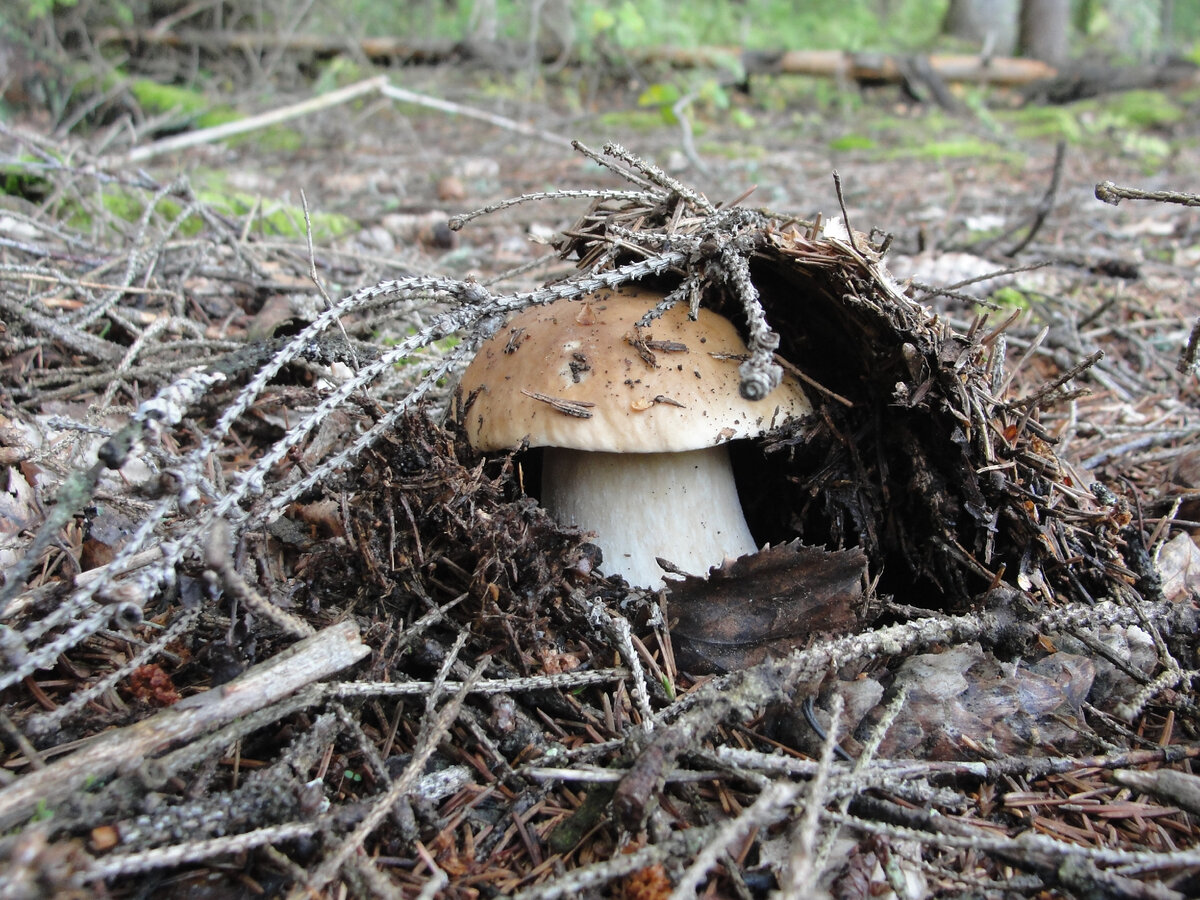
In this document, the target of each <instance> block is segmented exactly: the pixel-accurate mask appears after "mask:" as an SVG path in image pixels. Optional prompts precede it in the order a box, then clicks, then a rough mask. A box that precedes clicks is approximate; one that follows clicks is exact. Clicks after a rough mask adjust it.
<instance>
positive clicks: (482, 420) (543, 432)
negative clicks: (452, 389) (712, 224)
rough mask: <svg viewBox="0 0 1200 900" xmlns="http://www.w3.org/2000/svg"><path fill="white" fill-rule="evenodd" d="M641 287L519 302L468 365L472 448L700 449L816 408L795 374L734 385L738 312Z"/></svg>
mask: <svg viewBox="0 0 1200 900" xmlns="http://www.w3.org/2000/svg"><path fill="white" fill-rule="evenodd" d="M662 298H663V294H662V293H660V292H656V291H649V290H646V289H644V288H640V287H632V286H629V287H623V288H620V289H617V290H615V291H609V290H605V291H600V292H598V293H596V294H593V295H591V296H589V297H588V298H586V299H584V300H559V301H556V302H554V303H551V304H549V305H547V306H536V307H531V308H529V309H526V310H523V311H522V312H520V313H518V314H517V315H516V316H515V317H514V318H513V319H512V320H511V321H510V322H509V323H508V324H507V325H505V326H504V327H502V328H501V329H500V330H499V331H498V332H497V333H496V334H495V335H493V336H492V337H491V338H490V339H489V340H488V341H486V342H485V343H484V345H483V346H482V347H481V348H480V350H479V353H478V354H477V355H476V357H475V359H474V360H473V361H472V362H471V365H470V366H468V367H467V370H466V372H465V373H464V374H463V377H462V382H461V386H462V392H463V397H464V398H466V397H470V396H471V394H472V393H474V392H476V391H478V393H477V394H476V396H475V399H474V401H473V402H472V403H471V405H470V407H469V409H468V410H467V412H466V415H465V417H464V425H465V427H466V430H467V437H468V439H469V440H470V442H471V445H472V446H473V447H474V448H475V449H477V450H502V449H507V448H510V447H515V446H516V445H517V444H519V443H520V442H521V441H522V440H523V439H525V438H527V437H528V438H529V444H530V446H532V447H564V448H568V449H573V450H593V451H594V450H600V451H608V452H615V453H659V452H677V451H681V450H698V449H701V448H704V447H713V446H716V445H718V444H723V443H725V442H727V441H731V440H734V439H737V438H746V437H754V436H756V435H759V434H762V433H763V432H765V431H769V430H770V429H772V428H776V427H778V426H779V425H782V424H783V423H784V422H785V421H787V420H788V419H789V418H793V417H798V416H804V415H807V414H808V413H810V412H811V411H812V406H811V404H810V403H809V402H808V399H807V397H806V396H805V394H804V392H803V390H801V388H800V384H799V382H797V381H796V380H795V379H794V378H793V377H792V376H790V375H785V377H784V381H783V383H782V384H780V385H779V387H777V388H776V389H775V390H774V391H772V392H771V393H770V394H768V395H767V396H766V397H765V398H763V399H762V400H758V401H749V400H745V399H743V398H742V396H741V395H740V394H739V393H738V384H739V382H740V380H741V379H740V376H739V375H738V366H739V365H740V363H741V361H742V359H743V358H744V357H745V355H746V354H747V352H748V351H747V349H746V344H745V342H744V341H743V340H742V338H741V336H740V335H739V334H738V332H737V329H736V328H734V326H733V324H732V323H731V322H730V321H729V320H728V319H725V318H723V317H722V316H720V315H717V314H716V313H714V312H712V311H710V310H707V309H701V310H700V315H699V318H698V319H697V320H696V321H694V322H693V321H692V320H691V319H689V318H688V310H687V304H685V303H677V304H676V305H675V306H674V307H672V308H671V309H670V310H668V311H667V312H666V313H665V314H664V315H663V316H662V317H661V318H659V319H656V320H654V321H653V322H651V324H650V325H648V326H646V327H644V328H637V327H636V323H637V322H638V320H639V319H641V318H642V316H643V315H645V314H646V312H647V311H648V310H650V309H652V308H653V307H654V305H655V304H656V303H658V302H659V301H660V300H661V299H662Z"/></svg>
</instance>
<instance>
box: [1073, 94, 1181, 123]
mask: <svg viewBox="0 0 1200 900" xmlns="http://www.w3.org/2000/svg"><path fill="white" fill-rule="evenodd" d="M1079 106H1080V108H1081V111H1082V110H1088V109H1089V108H1091V109H1092V110H1094V112H1095V114H1096V117H1097V120H1098V122H1097V123H1098V124H1100V125H1102V126H1106V127H1118V128H1162V127H1164V126H1166V125H1172V124H1174V123H1175V122H1179V121H1181V120H1182V119H1183V117H1184V115H1185V113H1184V110H1183V108H1182V107H1180V106H1178V105H1177V104H1176V103H1175V102H1174V101H1172V100H1171V98H1170V97H1168V96H1167V95H1166V94H1164V93H1163V92H1162V91H1125V92H1123V93H1120V94H1112V95H1110V96H1108V97H1104V98H1101V99H1098V100H1090V101H1086V102H1085V103H1081V104H1079Z"/></svg>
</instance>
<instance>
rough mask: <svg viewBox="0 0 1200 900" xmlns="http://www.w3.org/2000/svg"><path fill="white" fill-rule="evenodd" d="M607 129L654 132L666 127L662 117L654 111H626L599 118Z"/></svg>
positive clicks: (606, 114)
mask: <svg viewBox="0 0 1200 900" xmlns="http://www.w3.org/2000/svg"><path fill="white" fill-rule="evenodd" d="M599 120H600V124H601V125H603V126H604V127H605V128H612V129H617V128H628V129H630V130H632V131H654V130H655V129H657V128H662V127H663V126H664V123H663V118H662V115H661V114H660V113H659V111H658V110H653V109H624V110H617V111H614V112H606V113H603V114H601V115H600V116H599Z"/></svg>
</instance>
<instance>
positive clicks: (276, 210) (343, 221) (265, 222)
mask: <svg viewBox="0 0 1200 900" xmlns="http://www.w3.org/2000/svg"><path fill="white" fill-rule="evenodd" d="M196 195H197V197H198V198H199V199H200V200H201V201H203V202H204V203H207V204H208V205H209V206H210V207H212V209H213V210H214V211H215V212H217V213H220V214H221V215H224V216H228V217H230V218H233V219H245V218H246V217H247V216H251V215H252V216H253V219H252V221H251V229H250V230H251V232H252V233H254V234H258V235H261V236H263V237H285V238H297V239H298V238H303V237H304V210H303V209H302V208H300V207H298V206H292V205H290V204H287V203H278V202H274V201H270V200H263V199H262V198H260V197H255V196H254V195H252V194H247V193H243V192H241V191H213V190H199V191H197V192H196ZM309 218H310V219H311V222H312V236H313V240H314V241H327V240H330V239H332V238H336V237H341V236H342V235H344V234H350V233H352V232H355V231H357V230H358V228H359V225H358V223H357V222H355V221H354V220H353V219H351V218H350V217H349V216H343V215H340V214H338V213H323V212H312V211H311V210H310V212H309Z"/></svg>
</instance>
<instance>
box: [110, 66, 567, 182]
mask: <svg viewBox="0 0 1200 900" xmlns="http://www.w3.org/2000/svg"><path fill="white" fill-rule="evenodd" d="M375 92H378V93H381V94H383V96H385V97H388V98H389V99H391V100H399V101H401V102H402V103H413V104H415V105H417V106H424V107H427V108H429V109H436V110H438V111H440V112H446V113H450V114H452V115H456V116H465V117H467V118H470V119H478V120H479V121H481V122H487V123H488V124H489V125H495V126H496V127H497V128H504V129H506V130H508V131H513V132H516V133H517V134H522V135H525V136H526V137H532V138H537V139H538V140H540V141H546V142H547V143H550V144H556V145H558V146H560V147H570V146H571V141H570V140H568V139H567V138H565V137H562V136H561V135H557V134H554V133H552V132H549V131H543V130H542V129H540V128H534V127H533V126H532V125H526V124H525V123H524V122H518V121H516V120H515V119H509V118H507V117H505V116H498V115H495V114H494V113H489V112H485V111H483V110H481V109H475V108H474V107H470V106H463V105H462V104H460V103H451V102H450V101H449V100H439V99H438V98H437V97H430V96H429V95H428V94H418V93H415V92H414V91H407V90H405V89H404V88H398V87H395V86H394V85H392V84H390V83H389V82H388V80H387V76H386V75H379V76H376V77H375V78H368V79H366V80H365V81H359V82H357V83H355V84H352V85H349V86H348V87H344V88H341V89H339V90H336V91H330V92H329V93H328V94H321V95H320V96H317V97H312V98H310V99H308V100H303V101H301V102H299V103H292V104H290V105H288V106H282V107H280V108H279V109H273V110H270V111H268V112H265V113H261V114H259V115H257V116H250V117H249V118H247V119H239V120H237V121H236V122H226V123H224V124H222V125H214V126H213V127H212V128H202V129H200V130H199V131H189V132H186V133H184V134H177V135H174V136H172V137H169V138H163V139H162V140H161V141H155V142H154V143H152V144H145V145H143V146H141V147H134V148H133V149H132V150H130V151H129V153H127V154H126V156H125V161H126V162H130V163H138V162H143V161H145V160H147V159H152V158H153V157H155V156H161V155H162V154H164V153H170V152H172V151H175V150H185V149H187V148H188V147H197V146H200V145H201V144H212V143H215V142H217V141H223V140H225V139H226V138H231V137H234V136H236V135H239V134H246V133H247V132H250V131H257V130H259V129H261V128H268V127H270V126H271V125H278V124H279V123H280V122H286V121H288V120H290V119H296V118H299V117H300V116H307V115H309V114H311V113H315V112H320V111H321V110H323V109H329V108H330V107H332V106H339V105H341V104H342V103H348V102H349V101H351V100H354V99H357V98H358V97H361V96H363V95H364V94H371V93H375Z"/></svg>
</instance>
